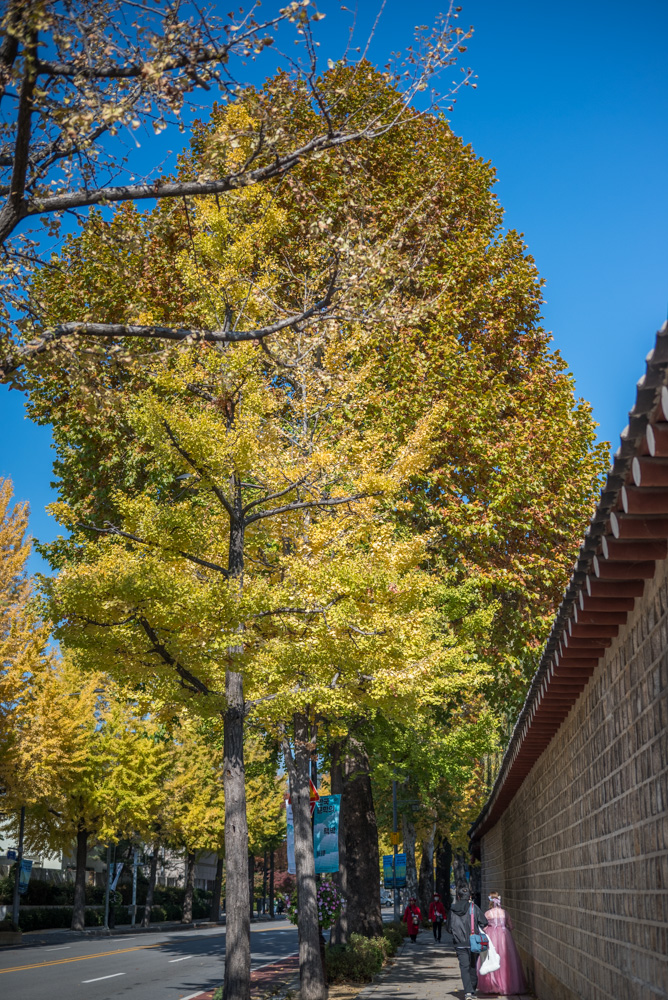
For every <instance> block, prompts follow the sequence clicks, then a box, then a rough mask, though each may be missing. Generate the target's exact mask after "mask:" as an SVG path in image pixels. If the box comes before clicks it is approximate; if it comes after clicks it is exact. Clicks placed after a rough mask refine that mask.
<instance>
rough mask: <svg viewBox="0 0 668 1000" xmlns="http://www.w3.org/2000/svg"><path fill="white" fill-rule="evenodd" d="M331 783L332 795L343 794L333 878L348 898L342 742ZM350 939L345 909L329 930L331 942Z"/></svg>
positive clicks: (335, 756) (334, 757)
mask: <svg viewBox="0 0 668 1000" xmlns="http://www.w3.org/2000/svg"><path fill="white" fill-rule="evenodd" d="M331 756H332V765H331V774H330V777H331V785H332V795H340V796H341V809H340V811H339V870H338V872H337V873H336V874H335V875H333V876H332V880H333V881H334V883H335V884H336V885H337V886H338V888H339V890H340V892H341V895H342V896H343V898H344V899H346V900H347V898H348V879H347V868H346V828H345V816H344V814H343V766H342V763H341V744H340V743H334V744H333V746H332V749H331ZM347 940H348V913H347V911H346V910H345V909H344V910H343V913H342V914H341V916H340V917H339V919H338V920H337V921H336V923H335V924H334V926H333V927H332V929H331V931H330V932H329V943H330V944H340V945H343V944H345V943H346V942H347Z"/></svg>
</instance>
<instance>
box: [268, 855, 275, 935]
mask: <svg viewBox="0 0 668 1000" xmlns="http://www.w3.org/2000/svg"><path fill="white" fill-rule="evenodd" d="M275 915H276V914H275V911H274V852H273V851H271V853H270V855H269V916H270V917H271V919H272V920H273V919H274V916H275Z"/></svg>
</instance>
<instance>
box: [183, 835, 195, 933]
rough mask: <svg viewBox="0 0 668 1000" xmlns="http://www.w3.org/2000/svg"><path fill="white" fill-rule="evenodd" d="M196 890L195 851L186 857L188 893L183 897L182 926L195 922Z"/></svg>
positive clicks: (189, 852)
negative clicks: (194, 902)
mask: <svg viewBox="0 0 668 1000" xmlns="http://www.w3.org/2000/svg"><path fill="white" fill-rule="evenodd" d="M194 890H195V854H194V852H193V851H188V854H187V855H186V892H185V896H184V897H183V914H182V916H181V923H182V924H191V923H192V922H193V893H194Z"/></svg>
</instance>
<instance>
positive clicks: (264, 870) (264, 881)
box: [262, 851, 267, 916]
mask: <svg viewBox="0 0 668 1000" xmlns="http://www.w3.org/2000/svg"><path fill="white" fill-rule="evenodd" d="M266 912H267V852H266V851H265V852H264V865H263V866H262V916H265V915H266Z"/></svg>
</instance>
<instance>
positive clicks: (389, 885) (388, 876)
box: [383, 854, 406, 889]
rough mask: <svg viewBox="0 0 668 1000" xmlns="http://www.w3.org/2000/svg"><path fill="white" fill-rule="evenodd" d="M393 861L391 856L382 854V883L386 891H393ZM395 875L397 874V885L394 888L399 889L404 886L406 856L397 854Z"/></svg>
mask: <svg viewBox="0 0 668 1000" xmlns="http://www.w3.org/2000/svg"><path fill="white" fill-rule="evenodd" d="M393 860H394V855H393V854H383V882H384V884H385V888H386V889H394V888H395V885H394V881H393V879H392V862H393ZM396 873H397V884H396V888H397V889H401V888H402V886H405V885H406V855H405V854H397V862H396Z"/></svg>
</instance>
